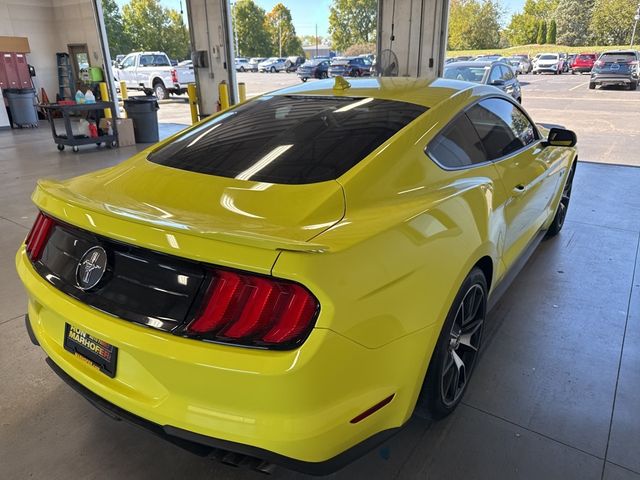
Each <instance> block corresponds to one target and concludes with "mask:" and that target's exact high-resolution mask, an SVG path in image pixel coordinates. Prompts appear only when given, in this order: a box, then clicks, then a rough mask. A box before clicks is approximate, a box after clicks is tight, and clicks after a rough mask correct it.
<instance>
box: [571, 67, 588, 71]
mask: <svg viewBox="0 0 640 480" xmlns="http://www.w3.org/2000/svg"><path fill="white" fill-rule="evenodd" d="M592 69H593V67H588V66H584V67H580V66H575V67H571V70H573V71H574V72H590V71H591V70H592Z"/></svg>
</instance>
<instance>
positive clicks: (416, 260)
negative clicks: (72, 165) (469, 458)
mask: <svg viewBox="0 0 640 480" xmlns="http://www.w3.org/2000/svg"><path fill="white" fill-rule="evenodd" d="M350 89H351V91H348V92H340V93H339V94H337V93H336V91H335V90H334V89H333V85H331V84H328V83H324V84H322V85H320V86H319V88H318V90H316V91H315V92H314V95H309V94H308V89H307V88H306V86H297V87H289V88H287V89H284V90H282V91H281V92H272V93H270V94H269V95H268V96H263V97H259V98H258V99H253V100H249V101H248V102H246V103H244V104H241V105H239V106H237V107H234V108H233V110H231V111H226V112H221V113H219V114H218V115H214V116H212V117H210V118H208V119H206V120H205V121H204V122H203V123H201V124H198V125H195V126H194V127H192V128H189V129H186V130H183V131H182V132H180V133H178V134H177V135H175V136H174V137H172V138H171V139H169V140H168V141H166V142H164V143H160V144H159V145H157V146H155V147H154V148H153V149H150V150H146V151H144V152H140V153H138V154H136V155H135V156H134V157H132V158H131V159H130V160H128V161H126V162H123V163H119V164H116V165H114V166H112V167H110V168H108V169H105V170H101V171H99V172H96V173H93V174H85V175H83V176H80V177H77V178H73V179H69V180H64V181H56V180H44V181H40V182H38V185H37V187H36V190H35V192H34V194H33V196H32V198H33V200H34V202H35V204H36V207H37V208H38V209H40V213H39V214H38V216H37V219H36V221H35V224H34V226H33V227H32V229H31V231H30V233H29V234H28V236H27V238H26V240H25V242H23V244H22V245H21V246H20V247H19V250H18V252H17V255H16V267H17V271H18V274H19V277H20V279H21V280H22V282H23V284H24V286H25V288H26V291H27V296H28V299H29V302H28V314H27V315H26V316H25V325H26V328H27V330H28V333H29V338H31V339H32V341H33V342H34V343H35V344H37V345H39V346H40V348H41V349H42V350H44V353H45V354H46V357H47V362H48V364H49V366H50V367H51V368H52V369H53V371H54V372H55V373H57V374H58V375H60V376H61V377H62V378H63V379H64V380H65V382H66V383H67V384H69V385H70V386H71V387H73V388H74V389H75V390H76V391H77V392H78V393H80V394H81V395H84V396H86V397H87V398H88V399H90V400H91V403H92V404H94V405H95V406H97V407H98V408H100V409H101V410H102V411H106V412H112V413H111V414H110V416H111V417H113V418H115V419H118V420H126V421H131V422H134V423H135V424H136V425H137V426H141V427H146V428H148V429H149V430H151V431H152V432H154V433H155V434H156V435H160V436H161V437H164V438H165V439H167V440H173V443H178V444H180V445H183V446H186V447H191V448H193V449H194V450H195V447H196V446H197V445H198V444H205V445H209V446H215V447H220V448H223V449H224V450H225V451H227V452H229V451H231V452H242V453H244V454H250V455H251V456H254V457H263V458H264V457H267V458H270V459H271V461H272V462H273V461H276V462H283V463H285V464H287V466H289V467H291V468H295V469H297V470H301V471H305V470H307V471H308V470H312V469H313V471H314V472H315V473H316V474H320V473H330V472H331V471H332V470H335V469H337V468H340V467H341V466H342V465H344V461H345V459H344V456H343V455H341V454H342V453H343V452H344V451H345V450H350V451H351V453H352V454H353V453H354V452H360V453H364V452H365V451H366V449H367V448H369V449H370V448H373V447H374V446H375V445H378V444H379V442H380V441H381V440H382V439H383V438H385V437H384V435H390V434H392V433H394V432H395V431H397V429H398V428H399V427H401V426H402V425H403V424H405V423H406V422H408V421H409V420H410V418H411V417H412V414H413V413H414V412H415V413H416V414H417V415H421V416H425V415H429V416H431V417H432V418H442V417H444V416H446V415H448V414H450V413H452V412H453V411H454V410H455V409H456V407H457V406H458V405H459V404H460V402H461V401H462V398H463V395H464V393H465V391H466V389H467V387H468V385H469V381H470V379H471V378H472V377H473V374H474V367H475V366H476V363H477V361H478V360H482V358H481V351H482V341H483V339H484V337H483V332H484V331H485V330H484V327H485V320H486V318H487V313H488V309H489V307H490V305H491V304H492V303H493V301H495V300H497V298H498V295H499V294H500V292H501V291H504V288H506V286H507V285H508V283H509V282H510V281H511V280H512V279H513V276H514V275H515V274H516V273H517V271H518V270H519V269H520V267H521V266H522V264H523V263H524V262H525V261H526V260H527V258H528V257H529V256H530V254H531V253H532V251H533V249H534V248H535V246H536V245H537V244H538V243H539V242H540V241H541V239H542V238H543V237H545V236H546V237H553V236H554V235H557V234H558V233H559V232H560V231H561V229H562V227H563V224H564V219H565V216H566V212H567V209H568V207H569V202H570V199H571V193H572V181H573V178H574V172H575V168H576V159H577V151H576V148H575V143H576V137H575V134H574V133H573V132H570V131H568V130H564V129H559V128H555V129H551V130H550V131H549V130H546V129H542V128H540V127H538V126H537V125H536V124H534V123H533V122H532V121H531V119H530V117H529V115H528V114H527V113H526V112H525V111H524V110H523V109H522V108H521V107H520V106H519V105H517V104H516V103H515V102H514V101H513V100H512V99H511V98H510V97H508V96H506V95H504V94H503V93H502V92H499V91H496V89H494V88H490V87H485V86H479V87H478V86H473V87H471V86H470V85H469V84H466V83H463V82H457V83H456V82H451V81H448V80H435V81H433V82H432V81H430V80H427V79H415V78H380V79H378V81H377V82H376V83H375V85H374V86H373V87H372V82H370V81H369V80H358V79H356V80H353V81H352V82H351V87H350ZM435 106H437V107H438V108H432V107H435ZM230 112H232V113H233V114H232V115H230V114H229V113H230ZM383 145H384V146H385V148H380V147H381V146H383ZM105 185H108V188H104V187H105ZM514 186H515V188H514ZM345 212H349V213H348V215H345ZM212 226H213V227H212ZM565 243H566V241H565ZM557 246H558V247H560V245H557ZM531 261H535V259H533V260H531ZM548 263H549V262H547V263H546V264H545V262H541V263H540V264H538V265H537V267H538V268H539V269H540V270H544V269H545V268H548V267H547V265H548ZM549 270H550V269H549ZM554 270H555V269H554ZM549 274H551V272H549ZM543 277H544V275H541V278H543ZM338 278H339V279H340V281H336V279H338ZM503 282H504V283H503ZM527 295H528V297H527V301H528V302H529V304H530V305H531V306H532V307H531V308H534V306H535V304H536V301H535V296H536V295H537V293H536V291H535V289H534V290H530V291H529V292H527ZM547 300H548V299H544V298H540V302H545V301H547ZM521 326H522V325H519V326H518V328H520V327H521ZM514 348H517V346H514ZM83 415H85V413H84V412H83ZM96 415H97V413H96ZM89 421H91V419H89ZM278 425H280V426H285V427H286V428H277V427H276V426H278ZM367 440H368V441H367ZM365 441H366V443H364V444H362V442H365ZM356 446H358V447H359V448H353V447H356ZM200 452H202V449H200ZM274 459H275V460H274ZM294 476H295V475H294ZM454 476H455V475H454Z"/></svg>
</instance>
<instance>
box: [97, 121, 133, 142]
mask: <svg viewBox="0 0 640 480" xmlns="http://www.w3.org/2000/svg"><path fill="white" fill-rule="evenodd" d="M108 121H109V122H111V123H112V124H113V122H116V127H117V128H118V143H119V144H120V146H121V147H130V146H131V145H135V144H136V137H135V136H134V134H133V120H131V119H130V118H101V119H100V128H101V129H102V130H105V129H106V128H107V122H108Z"/></svg>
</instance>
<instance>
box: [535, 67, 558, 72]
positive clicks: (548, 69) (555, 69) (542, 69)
mask: <svg viewBox="0 0 640 480" xmlns="http://www.w3.org/2000/svg"><path fill="white" fill-rule="evenodd" d="M533 71H534V72H559V71H560V69H559V68H558V67H535V68H534V69H533Z"/></svg>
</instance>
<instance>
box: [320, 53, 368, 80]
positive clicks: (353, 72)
mask: <svg viewBox="0 0 640 480" xmlns="http://www.w3.org/2000/svg"><path fill="white" fill-rule="evenodd" d="M370 74H371V63H370V62H367V61H365V59H364V58H359V57H356V58H349V59H346V60H338V61H336V62H332V63H331V65H330V66H329V76H330V77H335V76H337V75H341V76H343V77H362V76H364V75H370Z"/></svg>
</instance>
